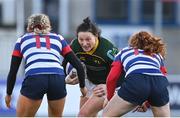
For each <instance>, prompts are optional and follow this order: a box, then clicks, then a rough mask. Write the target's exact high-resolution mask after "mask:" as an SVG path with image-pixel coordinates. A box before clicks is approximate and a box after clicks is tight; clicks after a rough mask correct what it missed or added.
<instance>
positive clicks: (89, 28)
mask: <svg viewBox="0 0 180 118" xmlns="http://www.w3.org/2000/svg"><path fill="white" fill-rule="evenodd" d="M79 32H91V33H92V34H93V35H95V36H97V37H100V34H101V31H100V30H99V28H98V27H97V26H96V25H95V24H93V23H92V22H91V20H90V19H89V17H87V18H85V19H84V20H83V23H82V24H80V25H79V26H78V27H77V29H76V34H77V35H78V33H79Z"/></svg>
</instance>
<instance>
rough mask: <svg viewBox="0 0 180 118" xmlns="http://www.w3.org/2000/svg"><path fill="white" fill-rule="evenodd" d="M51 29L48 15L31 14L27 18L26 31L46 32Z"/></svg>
mask: <svg viewBox="0 0 180 118" xmlns="http://www.w3.org/2000/svg"><path fill="white" fill-rule="evenodd" d="M50 31H51V24H50V20H49V17H48V16H47V15H45V14H33V15H31V16H30V17H29V18H28V26H27V32H35V33H36V34H47V33H49V32H50Z"/></svg>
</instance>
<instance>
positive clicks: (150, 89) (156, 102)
mask: <svg viewBox="0 0 180 118" xmlns="http://www.w3.org/2000/svg"><path fill="white" fill-rule="evenodd" d="M168 85H169V82H168V80H167V78H166V77H164V76H151V75H145V74H130V75H128V76H127V78H126V79H125V81H124V82H123V83H122V86H121V88H120V89H119V91H118V95H119V96H120V97H121V98H122V99H124V100H126V101H128V102H130V103H132V104H135V105H141V104H142V103H143V102H144V101H146V100H148V101H149V103H150V104H151V105H152V106H156V107H160V106H163V105H165V104H167V103H168V102H169V93H168V89H167V86H168Z"/></svg>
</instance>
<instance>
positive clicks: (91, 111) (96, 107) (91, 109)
mask: <svg viewBox="0 0 180 118" xmlns="http://www.w3.org/2000/svg"><path fill="white" fill-rule="evenodd" d="M104 100H105V98H104V97H97V96H91V97H90V98H89V99H88V100H87V101H86V103H85V104H84V105H83V106H82V107H81V109H80V112H79V115H82V116H94V115H96V114H97V113H98V112H99V111H100V110H102V108H103V103H104Z"/></svg>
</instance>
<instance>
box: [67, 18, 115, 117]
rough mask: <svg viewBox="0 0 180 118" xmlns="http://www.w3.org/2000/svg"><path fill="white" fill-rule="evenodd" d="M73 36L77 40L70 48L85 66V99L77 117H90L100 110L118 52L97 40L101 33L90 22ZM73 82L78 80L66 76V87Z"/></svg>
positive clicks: (81, 102)
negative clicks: (111, 68) (112, 64)
mask: <svg viewBox="0 0 180 118" xmlns="http://www.w3.org/2000/svg"><path fill="white" fill-rule="evenodd" d="M76 33H77V34H76V35H77V38H76V39H74V40H73V41H72V42H71V48H72V50H73V51H74V52H75V54H76V56H77V57H78V58H79V59H80V60H81V62H83V63H84V64H85V67H86V70H87V79H86V80H85V86H86V88H87V90H88V91H87V94H86V96H81V99H80V111H79V113H78V116H81V117H93V116H96V115H97V113H98V112H99V111H100V110H102V109H103V103H104V100H105V96H106V78H107V75H108V73H109V71H110V67H111V63H112V61H113V59H114V56H115V55H116V54H117V52H118V49H117V48H116V47H115V46H114V45H113V44H112V43H111V42H110V41H109V40H107V39H105V38H103V37H101V36H100V30H99V29H98V28H97V26H96V25H95V24H93V23H92V22H91V21H90V19H89V18H86V19H84V20H83V23H82V24H80V25H79V26H78V27H77V30H76ZM65 70H67V68H66V69H65ZM71 73H72V72H71ZM71 73H70V75H71ZM76 80H77V78H74V79H73V78H72V77H71V76H67V79H66V83H69V84H76V82H75V81H76Z"/></svg>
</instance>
